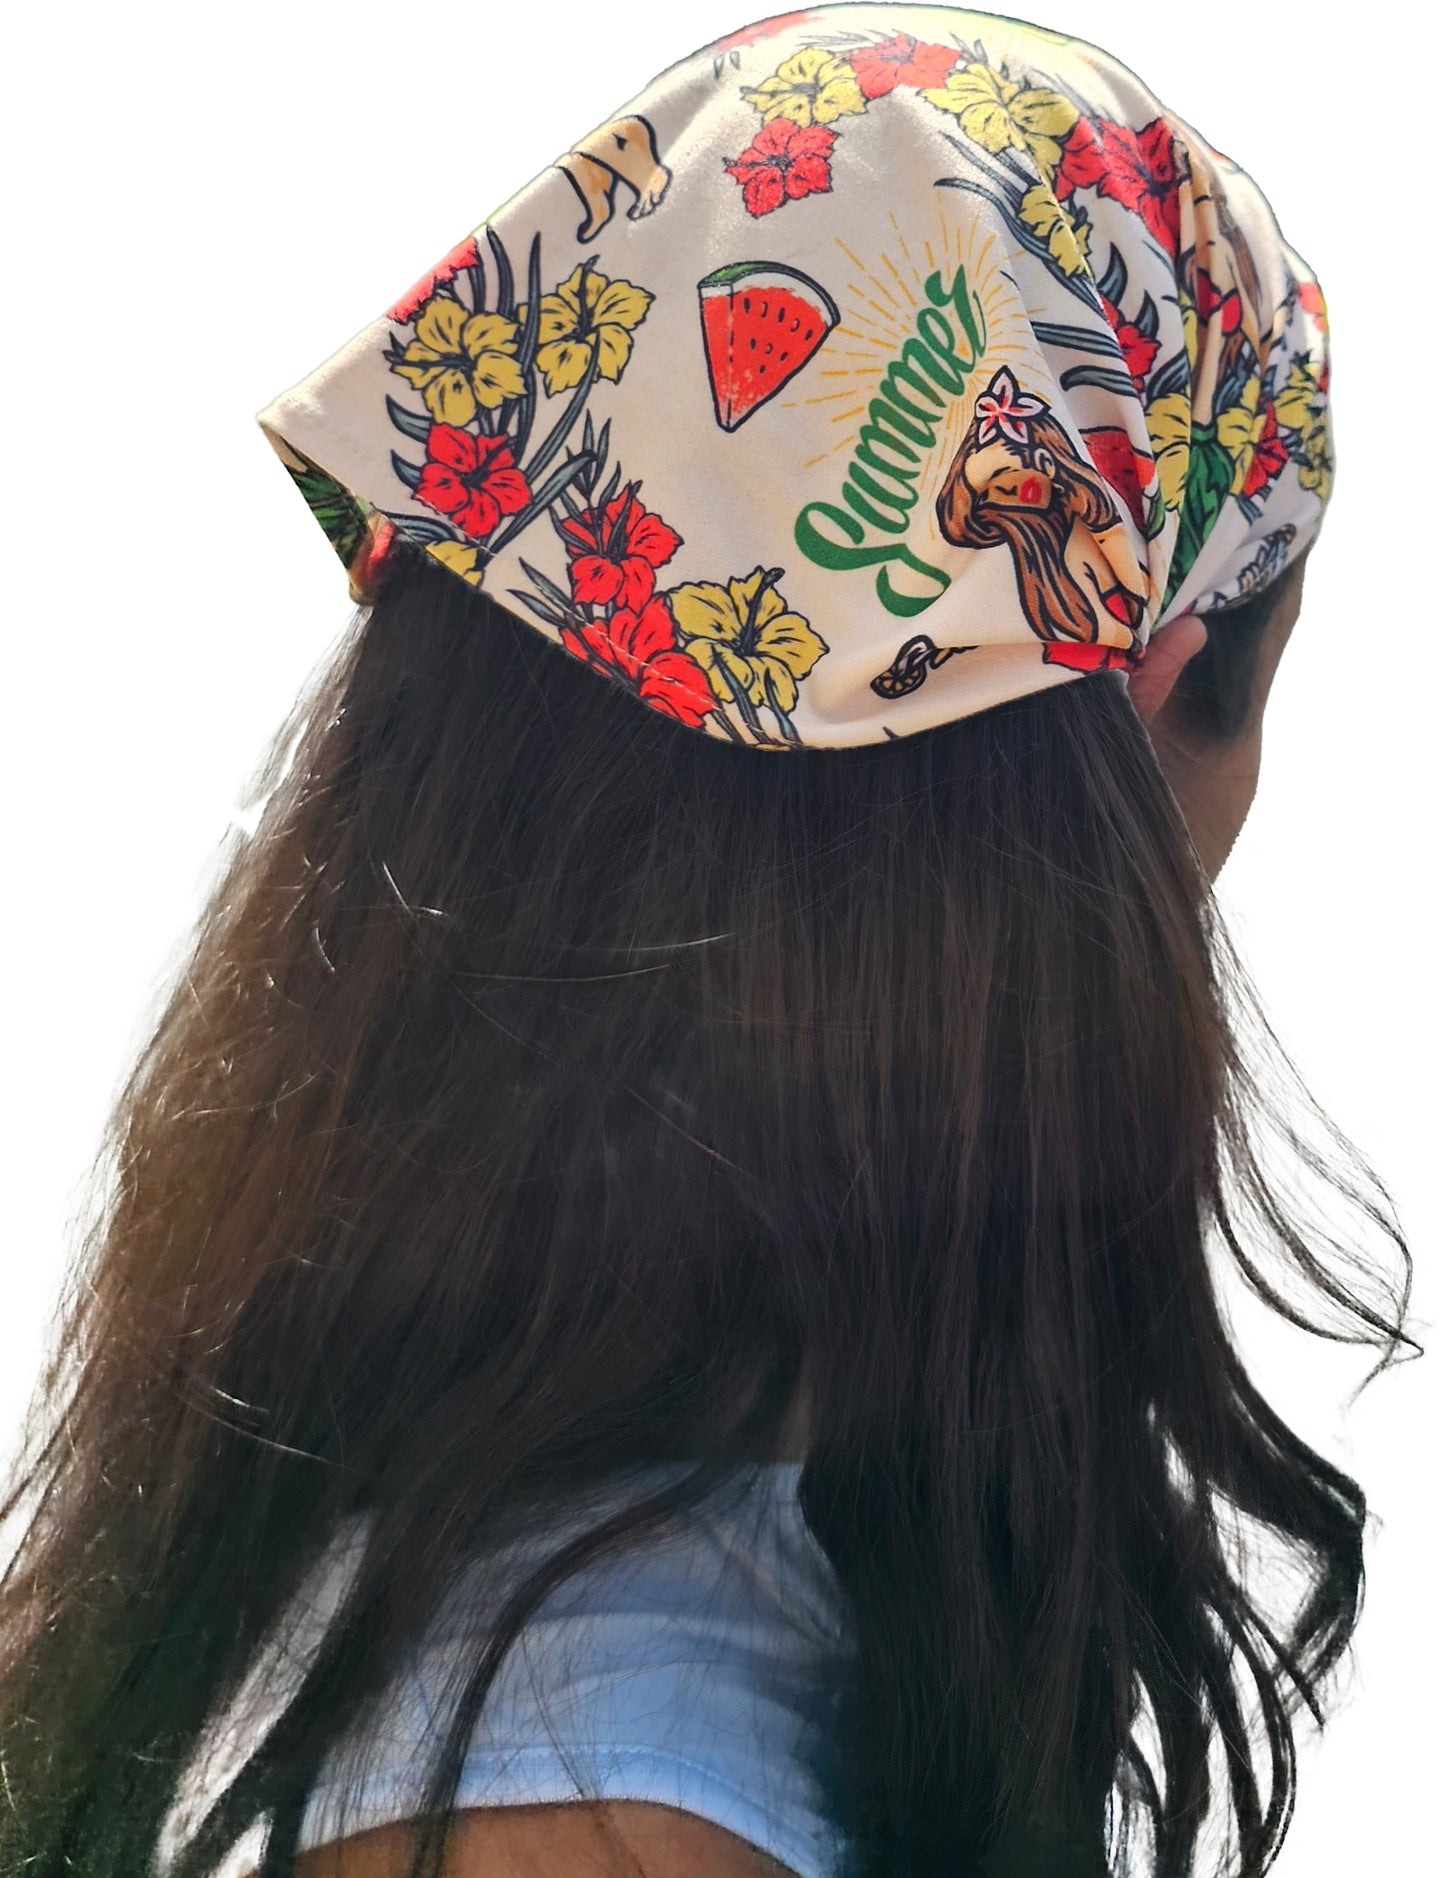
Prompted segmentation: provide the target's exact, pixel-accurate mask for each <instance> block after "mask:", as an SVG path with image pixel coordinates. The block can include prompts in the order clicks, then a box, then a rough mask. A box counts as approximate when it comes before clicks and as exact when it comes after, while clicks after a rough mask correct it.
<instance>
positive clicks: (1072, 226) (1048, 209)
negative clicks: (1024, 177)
mask: <svg viewBox="0 0 1445 1878" xmlns="http://www.w3.org/2000/svg"><path fill="white" fill-rule="evenodd" d="M1019 220H1020V221H1021V222H1022V223H1023V224H1024V226H1025V228H1031V229H1032V230H1033V232H1034V233H1035V234H1036V235H1037V236H1038V238H1039V240H1040V241H1042V242H1043V243H1044V244H1045V245H1046V246H1047V248H1048V251H1049V253H1050V254H1051V255H1052V256H1053V257H1054V259H1055V260H1056V261H1057V262H1058V264H1059V266H1060V267H1061V268H1062V269H1063V270H1064V272H1065V273H1066V274H1082V273H1083V272H1084V270H1085V268H1086V267H1087V266H1088V265H1089V262H1088V253H1089V224H1088V222H1087V220H1086V219H1085V217H1084V215H1083V213H1082V211H1081V210H1078V209H1076V210H1075V211H1074V213H1073V214H1072V215H1070V213H1069V211H1068V210H1067V209H1065V208H1064V207H1063V205H1062V204H1061V203H1060V201H1059V199H1058V197H1057V196H1056V195H1055V194H1054V192H1053V190H1052V189H1050V187H1049V185H1048V184H1047V183H1035V184H1034V186H1033V188H1032V189H1027V190H1025V191H1024V199H1023V201H1022V202H1021V203H1020V204H1019Z"/></svg>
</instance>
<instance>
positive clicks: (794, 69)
mask: <svg viewBox="0 0 1445 1878" xmlns="http://www.w3.org/2000/svg"><path fill="white" fill-rule="evenodd" d="M743 96H744V97H745V98H746V99H747V101H748V103H749V104H750V105H751V106H752V107H753V109H754V110H755V111H760V112H761V113H762V117H763V122H764V123H766V124H771V123H772V122H773V120H774V118H779V117H785V118H787V120H788V122H789V123H790V124H797V125H799V126H801V127H802V128H804V129H806V128H807V126H808V125H809V124H831V123H833V122H834V120H835V119H837V118H840V117H856V116H857V115H858V114H859V112H860V111H866V110H867V109H868V101H867V99H866V98H864V96H863V92H862V89H861V87H860V86H859V84H858V79H857V77H856V75H855V74H854V71H853V67H852V66H851V65H850V64H849V63H848V61H847V60H846V59H840V58H838V57H837V55H836V54H835V53H832V52H828V51H825V50H824V48H823V47H822V46H804V47H803V48H802V50H801V51H799V52H795V53H793V55H792V57H791V58H787V59H784V60H783V62H782V64H781V65H780V66H779V67H778V69H777V71H776V72H774V73H773V75H772V77H771V78H765V79H764V80H763V82H762V84H761V85H759V86H758V88H757V90H756V91H744V92H743Z"/></svg>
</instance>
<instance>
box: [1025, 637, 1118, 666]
mask: <svg viewBox="0 0 1445 1878" xmlns="http://www.w3.org/2000/svg"><path fill="white" fill-rule="evenodd" d="M1134 662H1135V661H1134V659H1133V658H1131V657H1130V656H1129V653H1128V652H1127V651H1126V650H1125V648H1124V647H1123V646H1100V645H1093V646H1083V645H1079V644H1077V643H1073V644H1070V643H1068V642H1066V641H1064V640H1060V641H1058V643H1057V644H1053V645H1047V646H1045V647H1044V664H1045V665H1067V666H1069V667H1070V668H1071V669H1072V670H1073V671H1076V672H1118V671H1126V670H1127V669H1128V668H1129V667H1130V666H1131V665H1133V664H1134Z"/></svg>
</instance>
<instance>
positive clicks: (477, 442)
mask: <svg viewBox="0 0 1445 1878" xmlns="http://www.w3.org/2000/svg"><path fill="white" fill-rule="evenodd" d="M426 454H427V461H426V463H425V465H424V467H423V469H422V473H421V481H420V482H419V483H418V484H417V486H416V499H417V501H418V502H425V504H426V505H427V507H428V508H429V509H435V510H436V511H437V513H438V514H440V515H449V516H450V517H451V519H452V520H453V521H454V522H455V523H456V525H457V527H458V528H460V529H461V531H462V533H463V534H464V535H470V536H471V538H472V539H473V541H481V540H483V539H484V538H485V537H486V536H487V535H489V534H491V532H492V530H493V529H494V528H495V527H496V525H497V523H498V522H499V521H501V519H502V517H503V516H504V515H513V514H515V513H516V511H517V510H518V509H522V508H525V507H526V506H527V503H528V502H529V501H530V500H531V498H532V491H531V490H530V488H528V486H527V479H526V477H525V476H524V475H523V474H522V472H521V471H520V470H519V469H518V468H517V465H516V463H515V462H514V461H513V458H512V444H511V439H510V438H508V437H474V436H473V435H472V433H471V432H470V431H469V430H458V429H457V427H456V425H455V424H433V425H432V427H431V429H430V431H429V432H428V433H427V440H426Z"/></svg>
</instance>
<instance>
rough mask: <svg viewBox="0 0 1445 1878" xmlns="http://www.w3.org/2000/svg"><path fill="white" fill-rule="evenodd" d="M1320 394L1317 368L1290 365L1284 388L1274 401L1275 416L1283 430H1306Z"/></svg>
mask: <svg viewBox="0 0 1445 1878" xmlns="http://www.w3.org/2000/svg"><path fill="white" fill-rule="evenodd" d="M1319 393H1320V374H1319V368H1318V367H1317V366H1313V365H1292V366H1291V367H1290V371H1289V377H1288V378H1287V379H1286V380H1285V381H1284V388H1283V389H1282V390H1281V392H1280V394H1279V396H1278V397H1277V398H1276V399H1275V401H1274V409H1275V415H1276V416H1277V417H1278V419H1279V421H1280V423H1281V425H1282V426H1283V427H1284V429H1285V430H1306V429H1308V427H1309V422H1310V419H1311V417H1312V416H1313V415H1314V404H1315V399H1316V398H1317V397H1318V396H1319Z"/></svg>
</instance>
